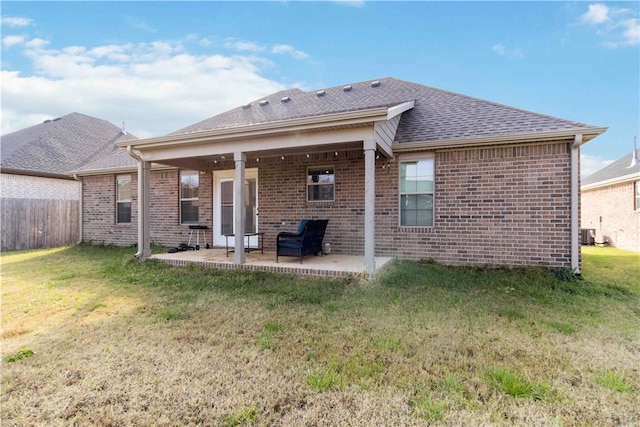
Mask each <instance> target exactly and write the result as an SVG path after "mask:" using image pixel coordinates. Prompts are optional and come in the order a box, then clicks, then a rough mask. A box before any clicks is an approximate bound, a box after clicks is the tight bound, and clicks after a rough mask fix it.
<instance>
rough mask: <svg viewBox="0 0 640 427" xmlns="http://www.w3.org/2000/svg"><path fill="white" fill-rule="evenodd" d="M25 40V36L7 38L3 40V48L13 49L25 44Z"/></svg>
mask: <svg viewBox="0 0 640 427" xmlns="http://www.w3.org/2000/svg"><path fill="white" fill-rule="evenodd" d="M25 40H26V37H25V36H6V37H4V38H3V39H2V46H4V47H12V46H15V45H18V44H22V43H24V41H25Z"/></svg>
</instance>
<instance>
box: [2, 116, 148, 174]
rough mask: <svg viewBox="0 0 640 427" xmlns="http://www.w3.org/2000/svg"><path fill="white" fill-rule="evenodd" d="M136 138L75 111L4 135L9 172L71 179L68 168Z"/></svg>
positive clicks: (5, 163)
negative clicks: (122, 142)
mask: <svg viewBox="0 0 640 427" xmlns="http://www.w3.org/2000/svg"><path fill="white" fill-rule="evenodd" d="M132 139H136V137H135V136H133V135H129V134H126V133H123V131H122V130H121V129H120V128H119V127H117V126H115V125H113V124H112V123H109V122H108V121H106V120H102V119H98V118H95V117H91V116H87V115H84V114H80V113H71V114H67V115H66V116H62V117H59V118H57V119H53V120H46V121H45V122H43V123H40V124H38V125H35V126H31V127H28V128H25V129H21V130H18V131H16V132H12V133H9V134H7V135H3V136H2V137H1V144H2V145H1V149H2V151H1V158H2V161H1V167H2V171H3V172H5V173H16V174H23V175H36V176H50V177H60V178H63V177H64V178H68V177H69V176H68V171H70V170H74V169H78V168H81V167H82V166H84V165H86V164H88V163H90V162H93V161H95V160H97V159H100V158H103V157H105V156H107V155H109V154H111V153H114V152H116V150H118V147H117V146H116V145H115V143H116V142H118V141H128V140H132Z"/></svg>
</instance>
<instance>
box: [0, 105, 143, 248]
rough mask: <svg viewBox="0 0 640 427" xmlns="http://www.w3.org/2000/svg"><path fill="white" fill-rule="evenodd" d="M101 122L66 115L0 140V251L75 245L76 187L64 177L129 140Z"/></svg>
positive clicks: (112, 127) (78, 192)
mask: <svg viewBox="0 0 640 427" xmlns="http://www.w3.org/2000/svg"><path fill="white" fill-rule="evenodd" d="M133 138H134V137H133V136H131V135H126V134H124V133H123V132H122V130H121V129H120V128H119V127H117V126H115V125H113V124H111V123H109V122H107V121H105V120H102V119H98V118H96V117H91V116H87V115H84V114H80V113H71V114H67V115H65V116H62V117H59V118H55V119H53V120H45V121H44V122H43V123H39V124H37V125H34V126H30V127H28V128H25V129H21V130H18V131H15V132H12V133H8V134H6V135H3V136H2V138H1V139H0V141H1V147H2V150H0V153H1V154H0V155H1V168H2V169H1V173H0V182H1V186H0V187H1V193H2V212H1V214H0V216H1V217H2V227H1V228H2V239H1V240H2V250H14V249H18V250H21V249H34V248H44V247H53V246H64V245H69V244H73V243H76V242H77V241H78V237H79V226H80V224H79V207H78V205H79V201H80V183H79V182H78V181H76V180H75V179H74V178H73V177H72V176H69V174H68V171H70V170H72V169H78V168H79V167H82V166H83V165H85V164H87V163H89V162H93V161H95V160H96V159H98V158H102V157H104V156H106V155H108V154H109V153H114V152H116V151H117V147H116V145H115V143H116V142H118V141H125V140H129V139H133Z"/></svg>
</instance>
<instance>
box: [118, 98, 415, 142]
mask: <svg viewBox="0 0 640 427" xmlns="http://www.w3.org/2000/svg"><path fill="white" fill-rule="evenodd" d="M404 104H405V103H403V104H400V105H404ZM394 107H398V106H394ZM394 107H391V108H387V107H380V108H372V109H367V110H357V111H347V112H342V113H335V114H325V115H322V116H312V117H301V118H296V119H291V120H281V121H275V122H267V123H256V124H250V125H244V126H236V127H231V128H220V129H212V130H205V131H201V132H191V133H186V134H177V135H167V136H161V137H155V138H147V139H138V140H132V141H122V142H117V143H116V145H117V146H119V147H122V148H124V147H127V146H132V147H133V148H134V149H136V150H140V149H145V148H152V147H160V146H170V145H175V144H189V143H199V142H211V141H216V140H229V139H240V138H249V137H256V136H267V135H272V134H275V133H281V132H302V131H305V130H311V129H318V128H322V127H329V126H340V125H345V126H346V125H354V124H359V123H367V122H373V121H379V120H386V119H387V116H388V114H389V113H390V110H391V109H392V108H394ZM404 111H406V110H404Z"/></svg>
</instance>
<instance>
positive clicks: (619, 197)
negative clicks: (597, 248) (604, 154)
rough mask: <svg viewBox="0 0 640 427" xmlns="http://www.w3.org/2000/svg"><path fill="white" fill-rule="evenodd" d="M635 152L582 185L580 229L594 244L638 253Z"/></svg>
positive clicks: (639, 182) (639, 194) (639, 174)
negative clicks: (588, 231)
mask: <svg viewBox="0 0 640 427" xmlns="http://www.w3.org/2000/svg"><path fill="white" fill-rule="evenodd" d="M635 158H636V161H635V162H634V161H633V159H634V153H633V152H631V153H629V154H627V155H626V156H624V157H622V158H620V159H618V160H616V161H615V162H613V163H611V164H610V165H607V166H605V167H604V168H602V169H600V170H599V171H597V172H595V173H594V174H592V175H590V176H588V177H587V178H585V179H584V180H583V182H582V187H581V190H582V200H581V201H582V209H581V217H582V222H581V226H582V227H583V228H586V229H591V230H595V241H596V242H599V243H603V242H607V244H609V245H611V246H615V247H617V248H620V249H625V250H628V251H635V252H640V162H638V161H637V155H636V157H635Z"/></svg>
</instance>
